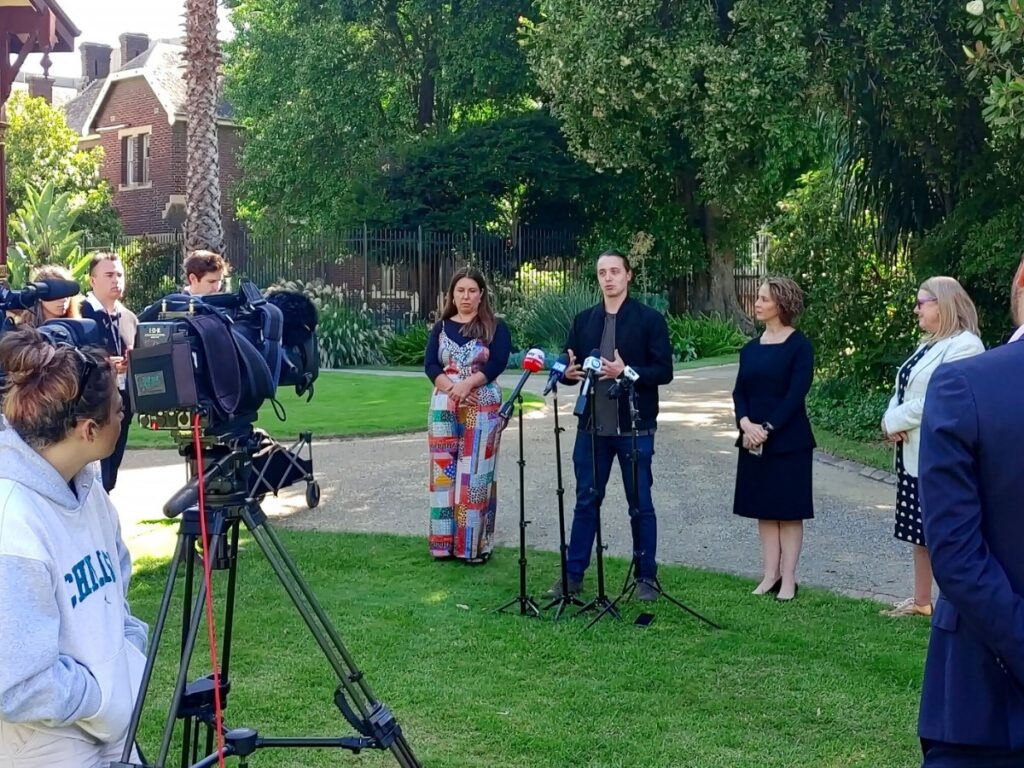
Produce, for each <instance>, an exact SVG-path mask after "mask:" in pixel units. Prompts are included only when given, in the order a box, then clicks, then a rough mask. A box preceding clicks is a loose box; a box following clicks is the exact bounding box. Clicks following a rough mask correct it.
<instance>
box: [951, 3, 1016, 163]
mask: <svg viewBox="0 0 1024 768" xmlns="http://www.w3.org/2000/svg"><path fill="white" fill-rule="evenodd" d="M964 11H965V12H966V14H969V15H965V18H966V19H969V22H968V28H969V29H970V30H971V32H972V33H973V34H974V35H975V36H976V37H977V39H976V40H975V41H974V44H973V45H964V47H963V52H964V55H965V56H966V57H967V60H968V61H969V62H970V64H971V71H970V74H969V75H968V79H975V78H979V79H981V80H982V81H983V82H984V83H985V84H986V85H987V86H988V94H987V95H986V96H985V101H984V104H985V107H984V109H983V110H982V116H983V117H984V118H985V122H986V123H988V125H989V128H991V130H992V134H993V136H994V137H995V138H996V139H997V140H1000V141H1002V142H1006V143H1008V144H1010V145H1013V144H1016V143H1017V142H1019V141H1020V140H1021V139H1024V8H1022V6H1021V3H1020V0H984V1H983V0H973V2H969V3H967V4H966V6H965V8H964ZM972 17H973V18H972Z"/></svg>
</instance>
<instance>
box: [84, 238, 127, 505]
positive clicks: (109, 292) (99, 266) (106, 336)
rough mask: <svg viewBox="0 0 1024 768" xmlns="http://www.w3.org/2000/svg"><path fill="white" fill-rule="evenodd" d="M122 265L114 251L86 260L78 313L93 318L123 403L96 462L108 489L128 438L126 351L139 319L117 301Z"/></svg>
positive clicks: (122, 277)
mask: <svg viewBox="0 0 1024 768" xmlns="http://www.w3.org/2000/svg"><path fill="white" fill-rule="evenodd" d="M124 279H125V277H124V265H123V264H122V263H121V259H120V257H119V256H118V255H117V254H116V253H109V252H105V251H101V252H99V253H95V254H93V257H92V260H91V261H90V263H89V282H90V283H91V285H92V290H91V291H90V292H89V295H88V296H86V298H85V301H84V302H83V303H82V317H85V318H90V319H92V320H95V321H96V324H97V325H98V326H99V329H100V336H101V337H102V338H103V346H105V347H106V349H107V352H108V353H109V354H110V359H111V361H112V362H113V363H114V367H115V369H116V370H117V388H118V389H119V390H120V392H121V398H122V401H123V403H124V420H123V421H122V423H121V435H120V436H119V437H118V440H117V446H116V447H115V448H114V451H113V452H112V453H111V454H110V456H109V457H107V458H106V459H104V460H103V461H102V462H101V463H100V465H101V467H102V469H103V487H104V488H105V489H106V491H107V492H108V493H109V492H110V491H112V490H114V486H115V485H117V470H118V468H119V467H120V466H121V459H123V458H124V446H125V444H126V443H127V442H128V428H129V427H130V426H131V421H132V412H131V405H130V403H129V400H128V392H127V372H128V352H129V351H130V350H131V348H132V345H133V344H134V343H135V331H136V329H137V328H138V326H139V319H138V318H137V317H136V316H135V314H134V313H133V312H132V311H131V310H129V309H128V308H127V307H125V306H124V304H122V303H121V297H122V296H123V295H124Z"/></svg>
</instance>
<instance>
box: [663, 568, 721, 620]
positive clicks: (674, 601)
mask: <svg viewBox="0 0 1024 768" xmlns="http://www.w3.org/2000/svg"><path fill="white" fill-rule="evenodd" d="M654 588H655V589H656V590H657V591H658V594H659V595H661V596H662V597H664V598H665V599H666V600H668V601H669V602H670V603H672V604H673V605H675V606H677V607H678V608H682V609H683V610H684V611H686V612H687V613H688V614H690V615H691V616H693V617H694V618H695V619H699V620H700V621H703V622H704V623H705V624H707V625H708V626H711V627H714V628H715V629H721V628H722V627H721V626H719V625H718V624H716V623H715V622H713V621H712V620H711V619H709V618H707V617H706V616H703V615H701V614H699V613H697V611H695V610H693V609H692V608H690V607H689V606H688V605H686V604H684V603H682V602H680V601H679V600H677V599H676V598H674V597H672V595H670V594H669V593H668V592H666V591H665V590H664V588H662V586H661V582H660V581H658V580H657V579H655V581H654Z"/></svg>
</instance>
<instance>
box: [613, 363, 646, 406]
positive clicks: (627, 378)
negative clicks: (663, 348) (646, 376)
mask: <svg viewBox="0 0 1024 768" xmlns="http://www.w3.org/2000/svg"><path fill="white" fill-rule="evenodd" d="M639 378H640V374H639V373H637V372H636V371H634V370H633V369H632V368H630V367H629V366H628V365H627V366H626V367H625V368H623V369H622V374H621V375H620V376H619V378H617V379H616V380H615V383H614V384H612V386H611V389H609V390H608V399H609V400H617V399H618V397H619V395H621V394H622V393H623V392H628V391H629V388H630V387H632V386H633V385H634V384H636V382H637V380H638V379H639Z"/></svg>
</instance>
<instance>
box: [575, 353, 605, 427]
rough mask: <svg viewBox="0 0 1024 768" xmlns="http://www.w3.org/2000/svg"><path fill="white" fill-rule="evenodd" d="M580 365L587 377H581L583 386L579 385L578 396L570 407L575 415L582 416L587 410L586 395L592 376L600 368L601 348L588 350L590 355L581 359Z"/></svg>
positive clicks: (592, 379) (590, 385)
mask: <svg viewBox="0 0 1024 768" xmlns="http://www.w3.org/2000/svg"><path fill="white" fill-rule="evenodd" d="M581 367H582V369H583V370H584V371H585V372H586V374H587V377H586V378H585V379H583V386H582V387H580V396H579V397H577V398H576V405H575V406H574V407H573V409H572V412H573V415H575V416H582V415H583V414H584V413H585V412H586V410H587V395H589V394H590V388H591V387H592V386H593V381H594V377H595V376H596V375H597V373H598V371H600V370H601V350H600V349H592V350H590V355H589V356H588V357H587V358H586V359H585V360H584V361H583V365H582V366H581Z"/></svg>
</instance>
